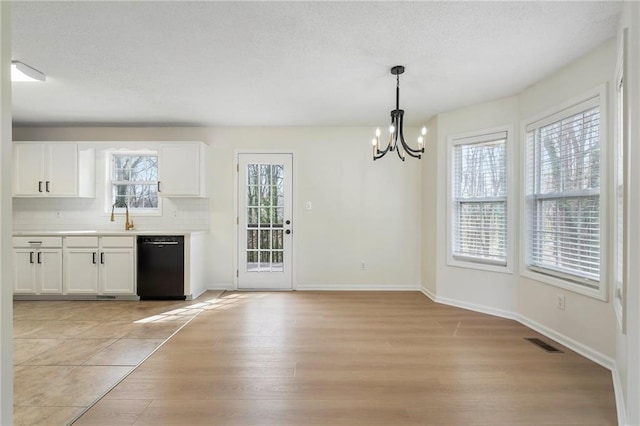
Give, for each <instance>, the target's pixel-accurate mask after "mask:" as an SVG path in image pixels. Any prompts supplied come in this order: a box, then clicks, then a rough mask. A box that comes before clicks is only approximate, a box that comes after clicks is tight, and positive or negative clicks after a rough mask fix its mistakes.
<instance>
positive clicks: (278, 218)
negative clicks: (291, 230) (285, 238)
mask: <svg viewBox="0 0 640 426" xmlns="http://www.w3.org/2000/svg"><path fill="white" fill-rule="evenodd" d="M271 211H272V212H273V221H272V223H273V226H274V227H276V228H282V223H283V221H284V219H283V218H284V209H283V208H281V207H278V208H276V209H271Z"/></svg>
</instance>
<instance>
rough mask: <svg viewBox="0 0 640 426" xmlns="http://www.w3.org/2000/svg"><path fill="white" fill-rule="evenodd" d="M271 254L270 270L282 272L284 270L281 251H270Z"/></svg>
mask: <svg viewBox="0 0 640 426" xmlns="http://www.w3.org/2000/svg"><path fill="white" fill-rule="evenodd" d="M271 253H272V255H273V259H272V263H271V271H272V272H282V271H284V263H283V257H284V256H283V253H282V251H275V250H274V251H272V252H271Z"/></svg>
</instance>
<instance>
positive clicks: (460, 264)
mask: <svg viewBox="0 0 640 426" xmlns="http://www.w3.org/2000/svg"><path fill="white" fill-rule="evenodd" d="M507 265H508V263H507ZM447 266H454V267H457V268H467V269H476V270H479V271H487V272H498V273H501V274H513V270H512V268H511V267H510V266H501V265H492V264H490V263H481V262H472V261H464V260H460V259H455V258H453V257H452V256H449V258H448V259H447Z"/></svg>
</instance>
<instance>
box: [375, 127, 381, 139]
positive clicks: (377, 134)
mask: <svg viewBox="0 0 640 426" xmlns="http://www.w3.org/2000/svg"><path fill="white" fill-rule="evenodd" d="M376 137H377V138H379V137H380V127H378V128H377V129H376Z"/></svg>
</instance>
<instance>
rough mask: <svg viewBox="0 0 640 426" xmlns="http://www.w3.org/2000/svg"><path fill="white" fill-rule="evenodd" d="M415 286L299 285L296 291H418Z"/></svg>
mask: <svg viewBox="0 0 640 426" xmlns="http://www.w3.org/2000/svg"><path fill="white" fill-rule="evenodd" d="M418 289H419V287H418V286H417V285H415V284H401V285H397V284H395V285H394V284H387V285H371V284H298V285H297V286H296V288H294V290H299V291H416V290H418Z"/></svg>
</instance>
